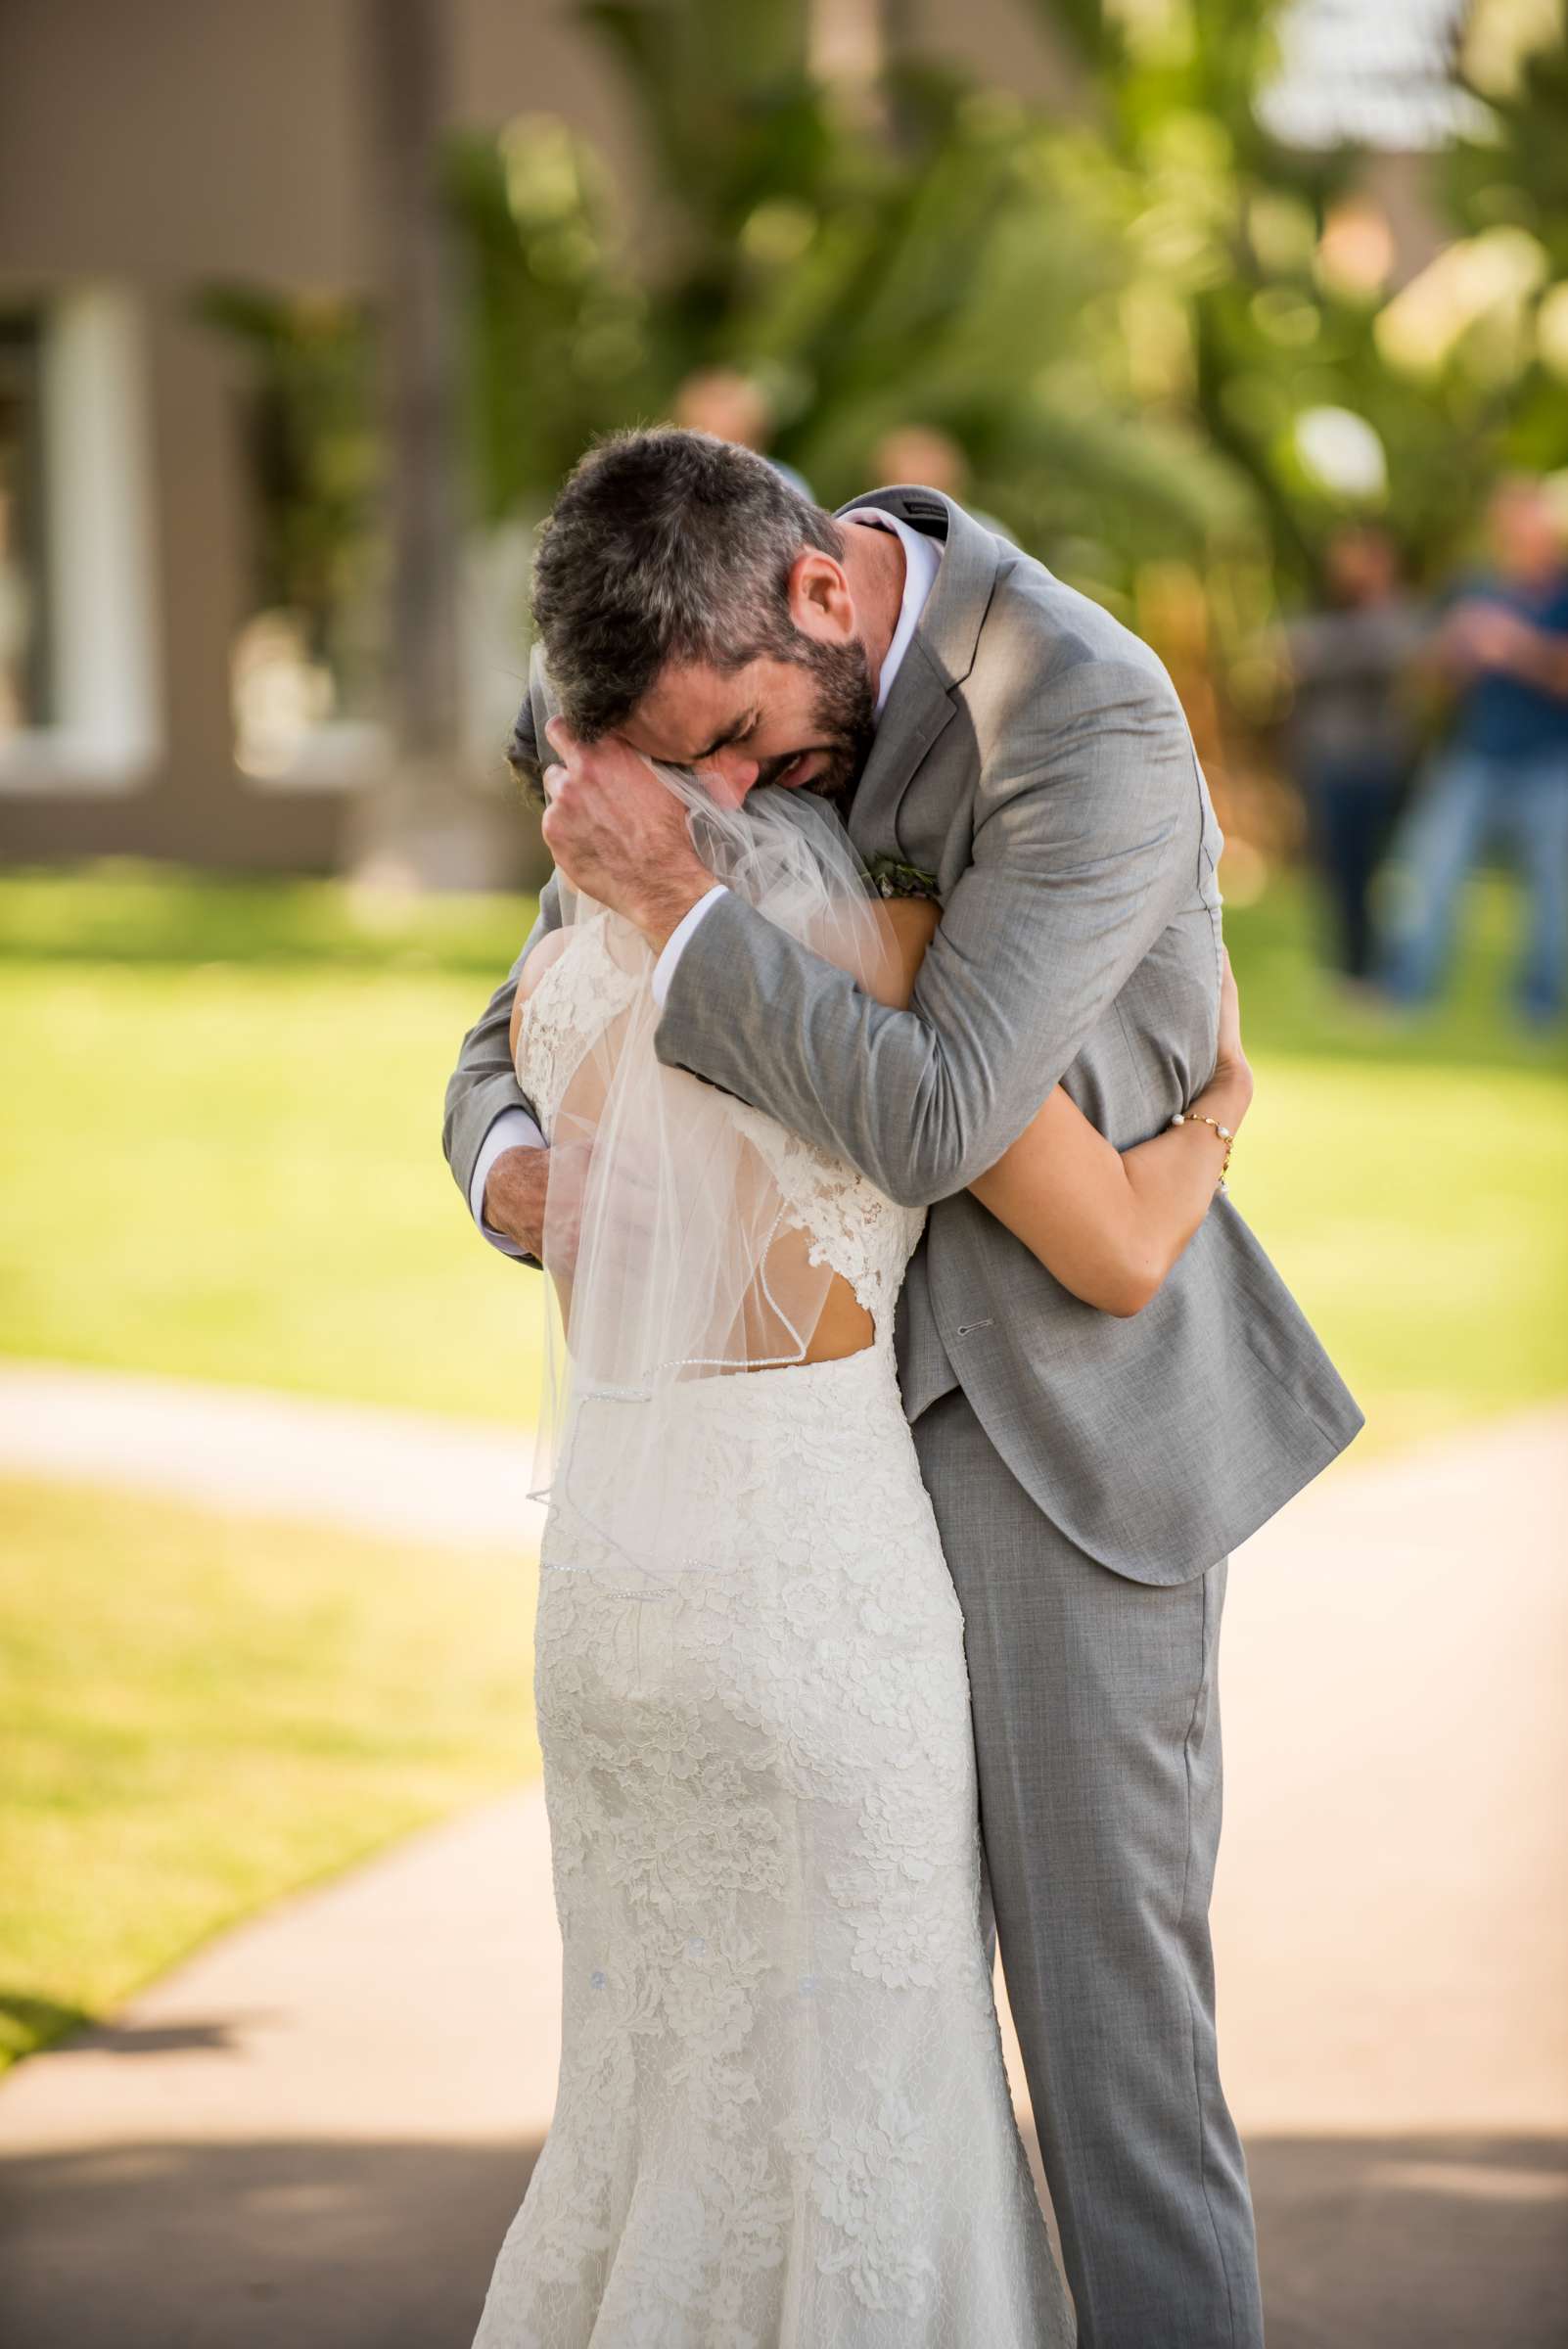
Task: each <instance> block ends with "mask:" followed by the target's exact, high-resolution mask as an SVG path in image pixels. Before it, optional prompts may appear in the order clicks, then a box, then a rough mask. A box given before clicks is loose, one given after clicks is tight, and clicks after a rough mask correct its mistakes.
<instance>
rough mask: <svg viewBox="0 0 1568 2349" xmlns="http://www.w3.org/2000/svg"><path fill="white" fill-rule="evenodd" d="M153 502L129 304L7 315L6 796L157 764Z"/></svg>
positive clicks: (2, 761) (108, 294) (134, 317)
mask: <svg viewBox="0 0 1568 2349" xmlns="http://www.w3.org/2000/svg"><path fill="white" fill-rule="evenodd" d="M151 505H152V499H151V476H150V470H149V454H148V434H147V413H146V363H145V352H144V349H143V343H142V336H141V333H140V320H139V317H138V314H137V312H136V309H135V306H134V304H133V303H132V301H131V300H130V299H129V297H128V296H127V295H125V294H124V293H123V292H122V291H120V290H119V289H118V288H115V287H107V286H90V287H81V288H75V289H72V290H70V291H69V292H65V293H62V294H60V295H58V296H56V297H53V298H51V299H49V300H47V301H45V302H41V303H38V304H35V305H33V306H32V307H31V308H30V309H26V310H19V309H16V308H13V309H11V310H9V311H7V312H6V313H4V314H3V315H0V788H5V787H9V788H12V789H23V790H29V791H31V790H37V789H38V788H39V787H40V786H41V785H47V786H49V787H51V788H59V789H61V790H70V791H117V790H125V789H129V788H132V787H134V786H135V785H136V784H138V783H141V782H143V781H145V780H146V778H147V776H148V774H149V773H150V771H151V770H152V769H153V767H154V766H155V765H156V763H157V761H158V760H159V757H160V755H161V726H160V720H159V711H158V682H157V676H158V670H157V631H156V626H155V611H156V606H157V600H158V599H157V581H156V577H155V574H154V566H153V553H152V524H151Z"/></svg>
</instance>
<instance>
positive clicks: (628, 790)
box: [541, 717, 714, 953]
mask: <svg viewBox="0 0 1568 2349" xmlns="http://www.w3.org/2000/svg"><path fill="white" fill-rule="evenodd" d="M545 735H546V737H547V739H548V741H549V743H550V747H551V749H552V750H553V751H554V752H555V755H556V763H555V764H554V765H552V766H547V767H546V768H545V770H544V792H545V797H546V799H547V800H548V801H549V803H550V804H549V806H548V807H547V808H546V809H545V813H544V821H543V824H542V826H541V829H542V831H543V833H544V845H545V847H546V848H547V849H548V850H549V852H550V854H551V855H552V856H553V857H554V858H555V861H556V864H557V866H558V868H559V869H560V871H561V872H562V873H563V874H564V875H565V876H566V878H567V880H568V881H570V882H571V884H572V886H573V888H574V889H576V890H578V891H580V892H581V893H582V895H583V896H585V897H589V898H596V899H597V900H598V902H599V903H600V904H601V905H608V906H610V907H611V908H612V909H613V911H615V912H617V913H623V914H624V915H625V917H626V919H627V920H628V921H631V922H635V924H636V926H637V928H638V929H639V930H640V931H641V932H642V934H643V936H644V937H645V938H646V939H647V941H648V943H649V944H650V945H651V946H652V947H653V948H654V950H655V952H656V953H657V951H658V950H659V948H660V947H661V946H663V944H665V941H666V940H667V939H668V938H669V934H670V932H671V931H672V930H673V929H674V928H675V927H676V925H677V924H678V923H679V921H680V920H681V918H682V916H683V915H684V914H686V913H688V912H689V911H690V909H691V907H692V906H693V905H695V904H696V902H697V900H698V898H701V897H704V896H706V894H707V892H708V891H709V890H710V889H712V887H713V885H714V876H713V874H712V873H711V872H709V870H708V869H707V867H706V866H705V865H704V864H703V863H702V862H701V860H700V859H699V857H698V854H697V852H696V850H695V849H694V848H693V847H692V841H691V833H690V831H689V830H688V829H687V824H686V810H685V808H684V807H683V806H681V804H680V802H679V801H678V800H677V799H676V798H675V796H674V794H673V793H672V792H670V791H668V790H667V789H666V788H665V786H664V784H663V783H661V782H660V780H659V778H658V776H657V775H655V774H654V773H653V772H652V770H651V769H650V767H649V766H648V764H647V762H646V760H643V759H642V758H640V757H639V755H638V754H637V752H635V751H634V750H632V749H631V747H630V746H629V744H627V743H624V742H622V741H620V740H618V739H617V737H616V736H615V735H613V734H609V735H606V736H605V737H604V739H603V740H602V741H600V742H579V741H578V740H577V738H576V735H575V734H574V733H573V732H572V730H571V728H570V727H569V726H568V725H567V724H566V723H565V721H564V720H563V719H561V718H558V717H557V718H552V719H551V720H550V723H549V724H548V726H546V728H545Z"/></svg>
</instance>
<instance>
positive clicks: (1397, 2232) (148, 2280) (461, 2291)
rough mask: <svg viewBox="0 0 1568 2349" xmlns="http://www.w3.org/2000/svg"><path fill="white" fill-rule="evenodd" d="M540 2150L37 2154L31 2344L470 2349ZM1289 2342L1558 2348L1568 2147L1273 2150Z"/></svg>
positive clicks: (17, 2180)
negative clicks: (284, 2343) (464, 2348)
mask: <svg viewBox="0 0 1568 2349" xmlns="http://www.w3.org/2000/svg"><path fill="white" fill-rule="evenodd" d="M537 2150H538V2148H537V2146H536V2145H532V2144H518V2145H467V2144H438V2145H412V2144H389V2143H353V2142H339V2141H331V2142H291V2141H280V2142H273V2143H268V2144H243V2145H242V2144H222V2143H217V2144H214V2143H210V2142H202V2143H196V2142H179V2141H178V2140H173V2141H171V2142H160V2143H156V2144H146V2143H142V2144H137V2143H130V2144H115V2145H105V2146H102V2147H95V2148H93V2149H91V2150H89V2151H82V2152H72V2151H64V2152H57V2153H52V2154H49V2155H40V2156H37V2157H30V2158H24V2159H21V2160H15V2161H13V2162H12V2164H11V2165H10V2179H9V2188H8V2192H7V2194H6V2196H5V2199H4V2205H3V2217H0V2277H3V2278H4V2279H5V2281H4V2283H3V2284H0V2325H3V2326H5V2328H6V2338H7V2340H8V2341H9V2342H11V2343H13V2344H15V2349H57V2345H58V2349H65V2345H66V2344H68V2343H69V2349H179V2345H183V2344H192V2345H193V2349H194V2345H195V2344H197V2343H199V2342H208V2341H221V2342H222V2343H223V2344H224V2349H276V2344H277V2343H278V2342H279V2341H298V2342H300V2343H301V2344H303V2345H304V2349H462V2345H463V2344H464V2343H466V2342H467V2341H468V2340H469V2339H470V2338H471V2337H472V2333H473V2328H474V2326H475V2324H476V2323H477V2321H478V2316H479V2310H480V2306H481V2303H482V2301H483V2298H484V2288H485V2285H486V2283H487V2281H488V2279H489V2274H490V2270H491V2267H492V2266H493V2264H494V2260H495V2256H496V2253H497V2251H498V2249H499V2247H500V2243H501V2239H502V2236H503V2235H504V2234H505V2232H506V2229H507V2226H508V2225H509V2223H510V2221H511V2218H512V2215H513V2213H514V2211H515V2209H516V2207H517V2204H518V2202H519V2200H520V2199H521V2197H522V2194H523V2189H524V2188H525V2186H526V2185H527V2183H528V2179H529V2176H530V2172H531V2170H532V2167H533V2162H534V2160H535V2158H536V2155H537ZM1249 2158H1250V2161H1251V2165H1252V2175H1253V2184H1254V2190H1255V2194H1256V2197H1257V2203H1258V2213H1259V2227H1260V2234H1261V2239H1262V2244H1263V2258H1264V2273H1265V2285H1266V2299H1267V2303H1268V2339H1269V2349H1478V2344H1480V2343H1483V2342H1487V2343H1499V2344H1502V2343H1506V2344H1507V2349H1558V2344H1560V2342H1561V2341H1562V2339H1563V2337H1564V2331H1563V2328H1564V2326H1565V2324H1568V2252H1565V2245H1564V2229H1563V2218H1564V2212H1565V2208H1568V2144H1565V2143H1562V2142H1553V2141H1549V2140H1541V2139H1522V2140H1521V2139H1512V2138H1470V2137H1463V2138H1460V2137H1442V2138H1433V2137H1408V2138H1406V2137H1399V2138H1386V2139H1360V2138H1357V2139H1296V2138H1264V2139H1261V2140H1258V2141H1256V2142H1254V2143H1253V2144H1252V2146H1251V2147H1250V2149H1249Z"/></svg>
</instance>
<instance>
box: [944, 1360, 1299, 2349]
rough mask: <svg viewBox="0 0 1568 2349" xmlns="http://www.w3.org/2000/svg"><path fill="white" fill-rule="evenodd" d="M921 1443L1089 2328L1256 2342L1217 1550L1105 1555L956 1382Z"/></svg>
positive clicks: (1014, 1972) (1026, 2030) (1131, 2345)
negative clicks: (1223, 2035)
mask: <svg viewBox="0 0 1568 2349" xmlns="http://www.w3.org/2000/svg"><path fill="white" fill-rule="evenodd" d="M914 1438H915V1444H916V1447H917V1449H918V1451H919V1454H920V1466H921V1472H922V1474H923V1476H924V1478H925V1482H926V1486H927V1489H928V1490H929V1492H930V1494H931V1497H932V1501H933V1503H934V1505H935V1508H936V1513H937V1522H938V1524H939V1526H940V1527H941V1529H942V1538H943V1543H944V1545H945V1549H946V1554H947V1562H948V1565H949V1567H950V1568H951V1571H952V1578H953V1581H954V1583H955V1585H956V1586H957V1590H958V1596H959V1599H960V1601H961V1603H962V1606H963V1611H964V1623H965V1645H966V1649H967V1653H968V1658H969V1679H970V1685H971V1687H972V1689H973V1692H974V1719H975V1747H976V1753H977V1756H978V1760H979V1775H980V1803H981V1823H982V1827H983V1829H984V1834H985V1843H986V1858H987V1864H988V1867H989V1871H990V1876H991V1885H992V1897H993V1900H994V1903H995V1910H996V1927H997V1935H998V1939H999V1941H1000V1946H1001V1957H1002V1966H1003V1970H1004V1972H1005V1974H1006V1977H1007V1993H1008V1998H1009V2000H1010V2001H1011V2004H1012V2009H1013V2016H1014V2020H1015V2022H1016V2023H1017V2026H1018V2037H1019V2044H1020V2046H1021V2048H1022V2050H1023V2055H1024V2064H1025V2069H1026V2071H1027V2073H1028V2077H1029V2085H1030V2091H1031V2094H1032V2096H1033V2098H1034V2105H1035V2117H1036V2122H1037V2125H1038V2130H1039V2139H1040V2149H1041V2153H1042V2155H1043V2158H1044V2164H1045V2176H1046V2179H1047V2181H1048V2183H1049V2186H1050V2190H1051V2199H1052V2202H1053V2204H1054V2206H1055V2210H1056V2217H1057V2222H1058V2224H1059V2226H1060V2229H1061V2234H1062V2247H1063V2253H1064V2257H1065V2263H1066V2268H1067V2277H1068V2281H1069V2283H1070V2284H1071V2285H1072V2288H1073V2295H1074V2298H1075V2300H1076V2301H1077V2304H1078V2315H1079V2327H1080V2330H1079V2338H1080V2342H1081V2344H1082V2349H1261V2345H1262V2342H1263V2314H1262V2309H1261V2305H1260V2301H1259V2291H1258V2254H1257V2244H1256V2241H1255V2238H1254V2234H1253V2220H1252V2203H1251V2199H1250V2196H1249V2193H1248V2188H1247V2171H1246V2163H1245V2160H1244V2158H1243V2155H1242V2150H1241V2144H1240V2141H1239V2139H1238V2138H1237V2135H1236V2131H1235V2126H1234V2124H1233V2122H1232V2121H1231V2118H1230V2115H1229V2112H1228V2111H1227V2110H1226V2107H1225V2101H1224V2096H1223V2093H1222V2089H1221V2086H1220V2072H1219V2065H1218V2061H1217V2056H1216V2048H1215V2019H1214V1967H1213V1959H1212V1957H1211V1952H1210V1943H1209V1896H1210V1891H1211V1888H1212V1885H1213V1881H1214V1865H1215V1855H1216V1850H1217V1847H1218V1844H1219V1839H1220V1810H1221V1773H1220V1711H1219V1693H1218V1688H1217V1684H1216V1671H1215V1668H1216V1661H1217V1653H1218V1647H1219V1634H1220V1612H1221V1607H1222V1602H1223V1597H1224V1587H1225V1571H1226V1569H1225V1563H1224V1561H1223V1560H1222V1561H1221V1563H1220V1564H1218V1565H1216V1566H1212V1567H1211V1568H1210V1569H1209V1571H1208V1572H1207V1573H1206V1574H1202V1575H1199V1576H1197V1577H1196V1578H1195V1579H1194V1580H1192V1581H1190V1582H1185V1583H1178V1584H1176V1585H1175V1586H1173V1587H1170V1588H1165V1589H1160V1588H1155V1587H1153V1586H1151V1585H1148V1584H1144V1583H1136V1582H1132V1581H1130V1580H1128V1579H1126V1578H1124V1577H1123V1576H1121V1575H1118V1574H1113V1573H1112V1572H1111V1571H1110V1570H1109V1569H1108V1568H1107V1567H1104V1566H1101V1565H1099V1564H1098V1563H1097V1562H1096V1561H1095V1560H1094V1559H1092V1558H1090V1557H1088V1556H1086V1555H1085V1554H1084V1551H1083V1550H1081V1549H1079V1548H1077V1547H1076V1546H1075V1545H1074V1543H1071V1542H1069V1541H1068V1540H1067V1538H1066V1536H1065V1535H1063V1534H1061V1533H1059V1532H1058V1531H1057V1530H1056V1528H1055V1527H1054V1526H1053V1525H1052V1524H1051V1523H1050V1522H1049V1520H1048V1519H1047V1518H1045V1517H1044V1516H1043V1515H1042V1514H1041V1513H1040V1511H1039V1509H1038V1507H1037V1506H1036V1504H1035V1502H1034V1501H1033V1500H1031V1499H1030V1497H1029V1496H1028V1494H1026V1493H1025V1491H1024V1490H1023V1488H1022V1486H1021V1485H1019V1484H1018V1483H1017V1482H1016V1480H1015V1479H1014V1477H1013V1476H1012V1474H1011V1472H1010V1471H1009V1469H1008V1468H1007V1467H1006V1465H1005V1464H1004V1463H1003V1461H1002V1460H1001V1459H1000V1457H999V1456H998V1454H997V1453H996V1451H994V1450H993V1449H992V1444H991V1442H990V1440H989V1438H988V1437H987V1435H986V1433H985V1431H984V1429H983V1428H982V1427H981V1425H980V1422H979V1421H978V1420H977V1418H976V1417H975V1414H974V1411H973V1409H972V1408H971V1406H970V1405H969V1403H968V1402H967V1400H966V1399H965V1397H964V1396H963V1395H962V1394H961V1393H960V1392H957V1391H954V1392H952V1393H950V1394H947V1395H945V1396H943V1397H941V1399H940V1400H939V1401H938V1402H936V1403H934V1404H933V1405H931V1407H930V1408H929V1409H928V1410H926V1411H925V1412H923V1413H922V1414H921V1416H920V1418H919V1419H918V1420H917V1421H916V1422H915V1426H914ZM955 2150H956V2151H958V2152H959V2153H960V2155H961V2149H955Z"/></svg>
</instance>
